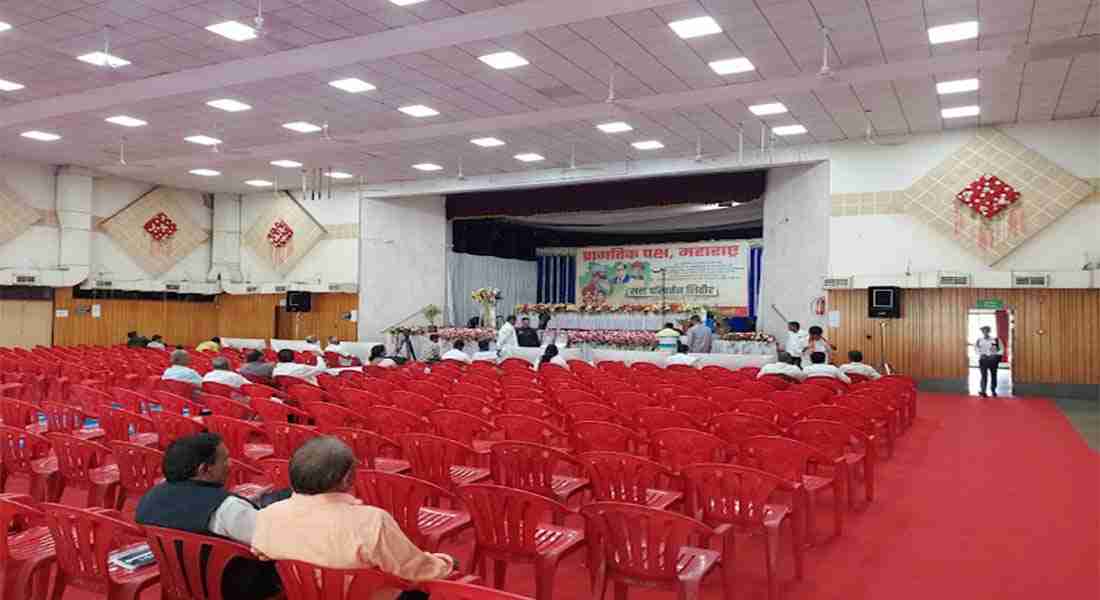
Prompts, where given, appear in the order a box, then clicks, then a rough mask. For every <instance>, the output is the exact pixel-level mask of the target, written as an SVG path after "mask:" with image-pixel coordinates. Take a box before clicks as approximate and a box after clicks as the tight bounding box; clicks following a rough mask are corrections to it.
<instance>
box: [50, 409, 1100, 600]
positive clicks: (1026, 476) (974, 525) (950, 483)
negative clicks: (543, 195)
mask: <svg viewBox="0 0 1100 600" xmlns="http://www.w3.org/2000/svg"><path fill="white" fill-rule="evenodd" d="M919 410H920V412H919V415H918V420H917V423H916V424H915V426H914V427H913V428H912V429H911V430H909V431H908V432H906V434H905V435H903V436H902V438H901V439H900V440H899V443H898V449H897V453H896V454H895V457H894V458H893V459H892V460H890V461H887V462H885V463H883V464H882V465H881V466H880V469H879V488H878V491H877V494H878V496H877V498H876V501H875V502H874V504H873V505H871V506H870V507H869V508H865V509H861V510H859V511H857V512H856V513H855V514H849V518H848V519H847V520H846V522H845V527H846V528H845V532H844V535H843V537H842V538H840V539H829V538H828V537H827V536H828V535H830V531H831V530H830V527H831V525H832V519H831V515H830V514H829V511H830V510H831V499H829V498H828V497H827V496H826V498H825V499H824V500H825V501H824V502H823V503H822V505H821V508H820V512H819V518H818V519H817V521H818V539H819V546H818V547H816V548H812V549H810V550H809V551H808V552H807V560H806V578H805V580H804V581H802V582H795V581H794V580H793V571H792V569H791V562H790V554H789V544H785V545H784V548H783V553H782V554H781V556H780V560H781V563H782V569H783V573H782V575H781V577H782V580H783V582H784V583H783V598H785V599H789V600H798V599H806V600H808V599H814V600H830V599H837V600H863V599H866V600H883V599H887V598H889V599H890V600H908V599H913V600H948V599H955V598H959V599H962V598H966V599H974V600H977V599H982V600H984V599H996V600H1015V599H1020V600H1035V599H1037V598H1039V599H1050V600H1074V599H1086V598H1090V599H1091V598H1097V597H1100V455H1098V454H1097V453H1095V452H1093V451H1092V450H1090V449H1089V448H1088V446H1087V445H1086V444H1085V442H1084V441H1083V440H1082V439H1081V438H1080V437H1079V436H1078V434H1077V433H1076V432H1075V431H1074V429H1073V428H1072V426H1071V425H1070V423H1069V422H1068V421H1067V420H1066V419H1065V418H1064V417H1063V416H1062V414H1061V413H1060V412H1059V411H1058V410H1057V409H1056V408H1055V407H1054V405H1053V404H1051V403H1050V402H1048V401H1045V400H1019V399H989V400H983V399H978V398H970V397H965V396H948V395H939V394H922V395H921V403H920V409H919ZM66 501H69V502H77V501H79V498H78V496H77V494H75V493H73V494H69V495H67V497H66ZM445 550H453V551H455V552H456V554H457V555H458V556H459V557H460V559H461V560H463V561H466V560H468V557H469V544H468V543H467V544H464V545H463V546H462V547H460V548H445ZM737 558H738V561H739V563H740V565H741V566H740V568H739V580H738V585H737V590H736V591H735V592H734V595H735V596H736V598H738V600H763V599H765V598H767V590H766V585H765V584H766V580H765V578H764V563H763V547H762V541H761V540H756V539H747V540H743V541H742V542H740V543H738V548H737ZM582 560H583V553H581V555H577V556H576V557H575V558H573V559H571V560H569V561H567V562H566V563H565V564H564V565H563V567H562V569H561V571H560V572H559V573H558V577H557V580H556V583H557V588H556V590H555V594H554V597H555V598H556V599H557V600H573V599H580V598H591V594H590V593H589V591H588V572H587V571H586V570H585V569H584V567H583V565H582ZM507 587H508V589H509V590H512V591H516V592H522V593H532V592H533V591H534V583H533V581H532V577H531V570H530V569H529V568H527V567H524V566H521V565H516V566H514V567H512V568H510V569H509V573H508V584H507ZM158 597H159V594H158V593H152V592H151V593H148V594H146V595H145V598H146V599H148V600H152V599H154V598H158ZM611 597H612V593H611V591H609V593H608V595H607V598H611ZM630 597H631V598H633V599H635V600H649V599H656V598H673V597H674V596H672V595H671V594H669V593H660V592H651V591H641V590H639V591H632V592H631V594H630ZM722 597H723V596H722V593H721V587H720V585H719V583H718V579H717V577H716V575H712V576H711V578H709V579H708V585H707V587H706V591H705V598H706V599H707V600H717V599H719V598H722ZM65 598H66V599H81V600H84V599H88V598H91V596H89V595H85V594H82V593H76V592H70V593H68V594H66V596H65Z"/></svg>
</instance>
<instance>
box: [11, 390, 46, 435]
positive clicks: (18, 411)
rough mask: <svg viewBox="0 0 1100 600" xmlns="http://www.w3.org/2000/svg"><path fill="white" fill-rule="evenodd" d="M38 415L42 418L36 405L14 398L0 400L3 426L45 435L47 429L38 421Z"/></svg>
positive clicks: (40, 411)
mask: <svg viewBox="0 0 1100 600" xmlns="http://www.w3.org/2000/svg"><path fill="white" fill-rule="evenodd" d="M39 415H42V416H43V417H44V416H45V413H44V412H43V410H42V408H41V407H39V406H38V405H37V404H31V403H30V402H24V401H22V400H16V399H14V398H0V418H2V419H3V421H4V424H5V425H8V426H11V427H19V428H23V429H26V430H27V431H29V432H31V433H39V434H41V433H46V431H48V430H49V427H48V426H47V425H46V423H44V422H41V421H40V420H39Z"/></svg>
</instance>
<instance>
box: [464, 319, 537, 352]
mask: <svg viewBox="0 0 1100 600" xmlns="http://www.w3.org/2000/svg"><path fill="white" fill-rule="evenodd" d="M525 320H526V319H525ZM473 360H474V362H477V361H483V362H491V363H495V362H496V361H497V353H496V352H495V351H493V350H489V340H478V342H477V352H475V353H474V358H473Z"/></svg>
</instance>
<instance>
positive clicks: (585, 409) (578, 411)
mask: <svg viewBox="0 0 1100 600" xmlns="http://www.w3.org/2000/svg"><path fill="white" fill-rule="evenodd" d="M565 414H567V415H569V418H570V419H572V420H573V422H577V421H608V422H611V423H622V422H623V421H624V420H625V419H624V416H623V414H622V413H620V412H619V411H618V409H616V408H615V407H614V406H611V405H608V404H603V403H596V402H577V403H576V404H570V405H568V406H566V407H565Z"/></svg>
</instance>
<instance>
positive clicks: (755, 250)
mask: <svg viewBox="0 0 1100 600" xmlns="http://www.w3.org/2000/svg"><path fill="white" fill-rule="evenodd" d="M763 257H764V247H763V246H753V247H752V249H751V250H750V251H749V317H752V318H753V319H755V318H756V311H757V308H758V307H759V304H760V275H761V274H762V273H763V272H764V268H763V262H762V259H763Z"/></svg>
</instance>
